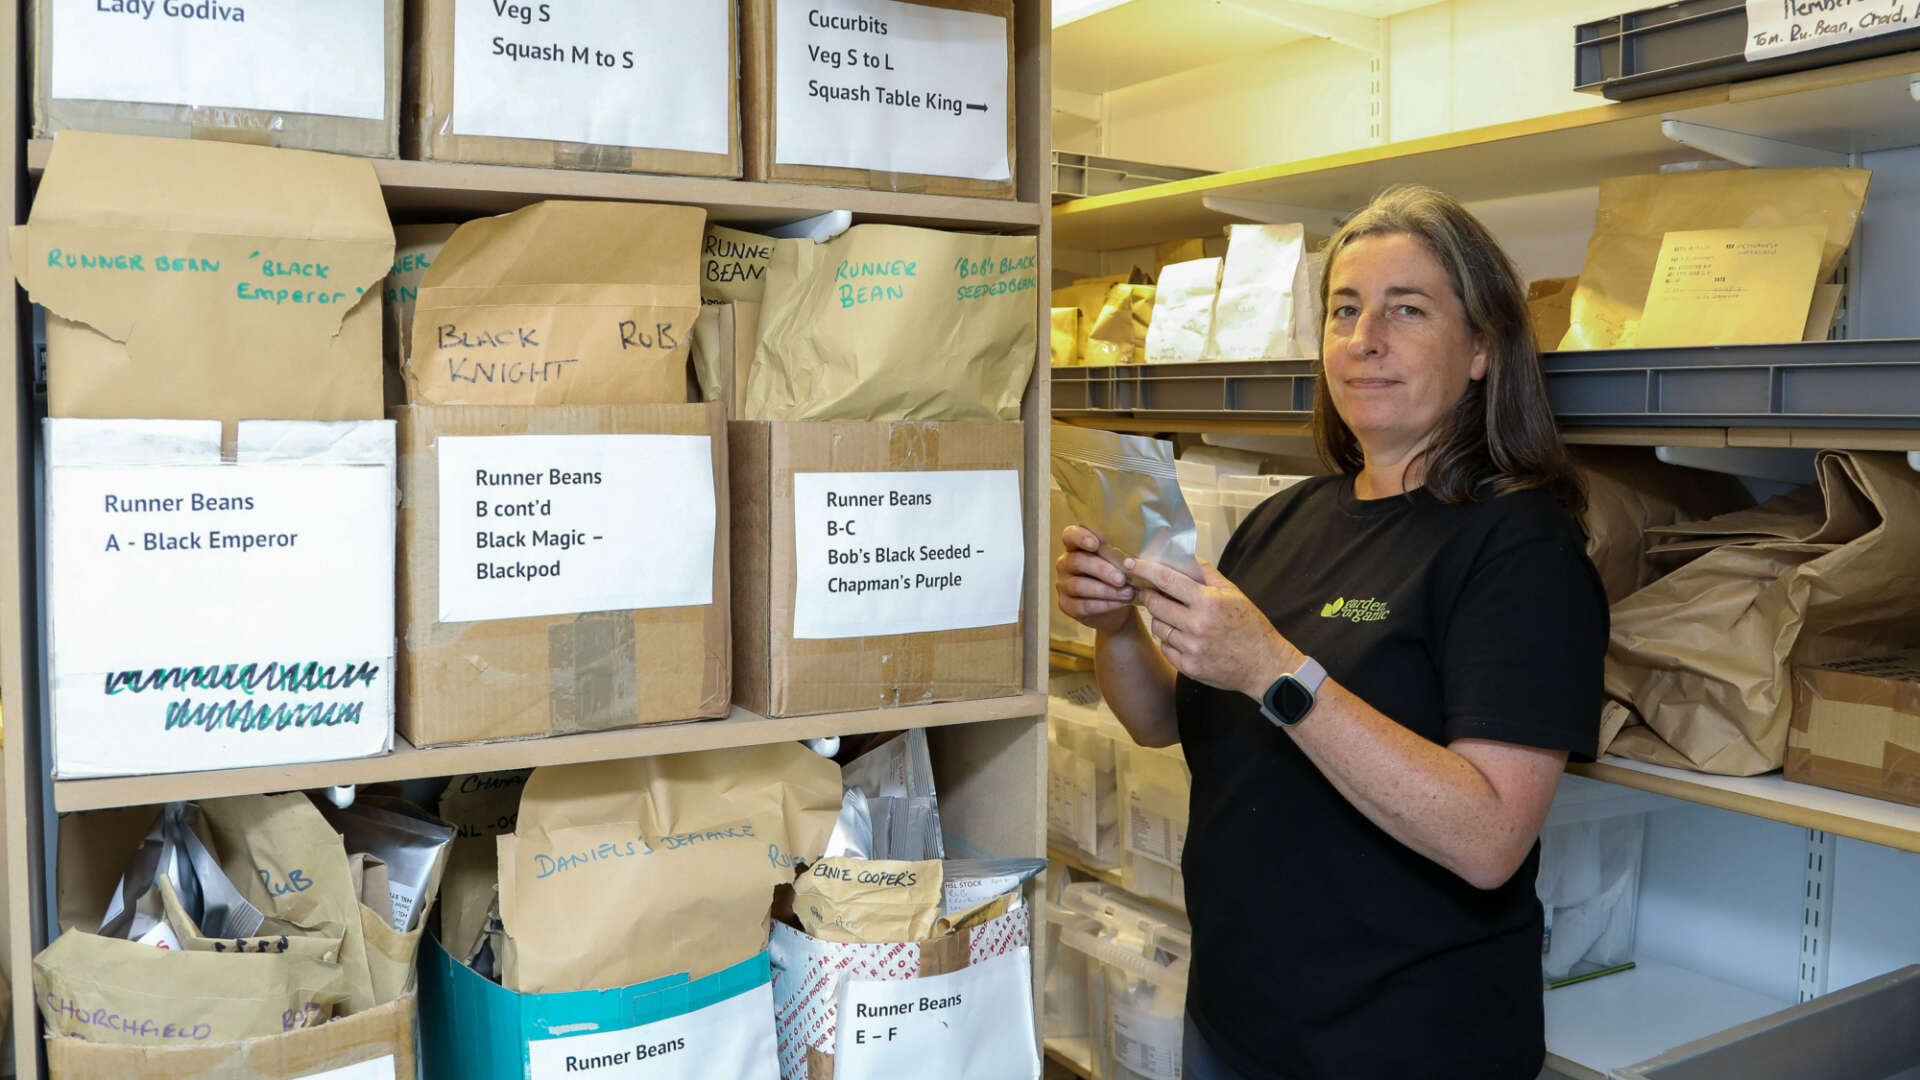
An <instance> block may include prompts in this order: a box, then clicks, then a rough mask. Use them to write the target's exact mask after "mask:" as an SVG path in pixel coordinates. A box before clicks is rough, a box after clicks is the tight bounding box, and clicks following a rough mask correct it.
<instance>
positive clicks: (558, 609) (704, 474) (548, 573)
mask: <svg viewBox="0 0 1920 1080" xmlns="http://www.w3.org/2000/svg"><path fill="white" fill-rule="evenodd" d="M437 442H438V444H439V454H440V473H439V480H440V491H439V496H440V621H441V622H449V623H452V622H477V621H480V620H484V619H519V618H528V617H532V616H537V615H571V614H576V613H579V612H586V611H634V610H639V609H641V608H661V607H689V606H699V605H704V604H711V603H713V559H714V550H713V549H714V535H713V534H714V522H715V518H716V510H715V507H714V497H713V443H712V439H711V438H709V437H708V436H705V435H481V436H452V435H447V436H441V437H440V438H439V439H438V440H437Z"/></svg>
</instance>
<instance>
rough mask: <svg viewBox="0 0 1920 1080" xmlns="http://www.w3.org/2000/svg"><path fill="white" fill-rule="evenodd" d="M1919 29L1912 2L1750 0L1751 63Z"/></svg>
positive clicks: (1918, 16) (1918, 9) (1916, 9)
mask: <svg viewBox="0 0 1920 1080" xmlns="http://www.w3.org/2000/svg"><path fill="white" fill-rule="evenodd" d="M1914 26H1920V7H1916V5H1915V4H1914V2H1913V0H1747V59H1748V60H1765V59H1766V58H1768V57H1770V56H1786V55H1788V54H1790V53H1797V52H1805V51H1807V50H1808V49H1818V48H1822V47H1824V46H1827V45H1838V44H1840V43H1841V42H1845V41H1852V40H1855V39H1856V38H1867V37H1874V36H1875V35H1878V34H1887V33H1892V32H1893V31H1895V30H1906V29H1909V28H1911V27H1914Z"/></svg>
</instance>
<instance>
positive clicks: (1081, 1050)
mask: <svg viewBox="0 0 1920 1080" xmlns="http://www.w3.org/2000/svg"><path fill="white" fill-rule="evenodd" d="M1046 1047H1047V1057H1048V1058H1050V1059H1052V1060H1053V1061H1056V1062H1058V1063H1059V1064H1060V1067H1061V1068H1064V1069H1066V1070H1067V1071H1068V1072H1070V1073H1072V1074H1073V1075H1075V1076H1078V1077H1081V1078H1082V1080H1093V1048H1092V1047H1091V1046H1089V1045H1087V1040H1085V1039H1081V1038H1076V1037H1073V1036H1069V1035H1049V1036H1047V1039H1046Z"/></svg>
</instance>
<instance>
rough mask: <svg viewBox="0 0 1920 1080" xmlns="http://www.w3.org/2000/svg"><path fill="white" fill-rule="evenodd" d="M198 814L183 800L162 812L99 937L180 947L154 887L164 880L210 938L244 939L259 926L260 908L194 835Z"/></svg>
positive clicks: (122, 883) (136, 854)
mask: <svg viewBox="0 0 1920 1080" xmlns="http://www.w3.org/2000/svg"><path fill="white" fill-rule="evenodd" d="M199 814H200V808H199V807H197V806H195V805H194V804H192V803H184V802H173V803H168V804H167V805H166V807H165V809H163V810H162V811H161V813H160V817H159V818H158V819H157V820H155V821H154V823H153V828H152V830H151V831H149V832H148V833H147V838H146V840H145V841H143V842H142V843H141V845H140V847H139V848H138V849H137V850H135V851H134V853H133V858H132V860H131V861H130V862H129V863H128V864H127V869H126V872H125V873H124V874H122V875H121V878H120V885H119V887H118V888H116V889H115V890H114V894H113V900H112V902H111V903H110V904H109V906H108V908H107V914H106V918H105V919H104V920H103V921H102V922H101V924H100V933H101V934H102V935H103V936H106V937H117V938H126V939H127V940H129V941H139V942H143V943H145V944H149V945H154V944H161V943H163V942H164V943H166V944H167V945H168V946H169V947H171V948H178V947H179V941H178V939H177V938H174V937H172V935H171V934H170V933H169V932H168V930H167V928H166V926H165V922H166V910H165V906H164V904H163V903H162V901H161V897H160V892H159V890H158V888H157V887H156V883H157V882H158V880H159V879H160V878H162V877H165V878H167V879H168V880H170V881H172V882H173V887H174V889H175V890H176V891H177V892H178V894H179V897H180V901H181V906H182V908H183V910H185V911H186V912H187V913H189V914H190V915H192V916H193V920H194V922H195V923H196V924H197V925H198V926H200V927H201V928H202V929H204V930H205V931H206V932H207V933H208V934H209V935H210V936H213V937H246V936H248V935H250V934H252V933H253V932H254V931H256V930H258V929H259V928H260V921H261V918H262V916H261V913H260V909H259V908H257V907H255V906H254V905H252V904H250V903H248V902H247V899H246V897H244V896H242V895H241V893H240V890H239V889H238V888H237V887H235V885H234V883H233V881H232V879H230V878H228V877H227V875H226V872H225V871H223V870H222V869H221V868H220V861H219V860H218V859H216V858H215V857H214V855H213V852H211V851H210V850H208V848H207V845H206V843H205V841H203V840H201V838H200V836H199V834H198V833H196V832H194V825H195V823H196V822H197V820H198V818H199Z"/></svg>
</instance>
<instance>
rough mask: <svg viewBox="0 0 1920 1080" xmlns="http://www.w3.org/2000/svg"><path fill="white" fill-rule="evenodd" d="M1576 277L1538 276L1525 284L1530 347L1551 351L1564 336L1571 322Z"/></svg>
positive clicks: (1576, 285) (1578, 280) (1577, 285)
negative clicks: (1530, 328)
mask: <svg viewBox="0 0 1920 1080" xmlns="http://www.w3.org/2000/svg"><path fill="white" fill-rule="evenodd" d="M1579 285H1580V279H1579V278H1577V277H1557V278H1541V279H1540V280H1539V281H1535V282H1532V283H1530V284H1529V285H1528V286H1527V314H1528V315H1530V316H1532V318H1533V347H1534V348H1535V349H1537V350H1539V351H1540V352H1552V351H1553V350H1555V349H1558V348H1559V347H1560V339H1561V338H1564V337H1566V336H1567V326H1568V325H1569V324H1570V323H1571V322H1572V321H1573V292H1574V290H1575V289H1576V288H1578V287H1579Z"/></svg>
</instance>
